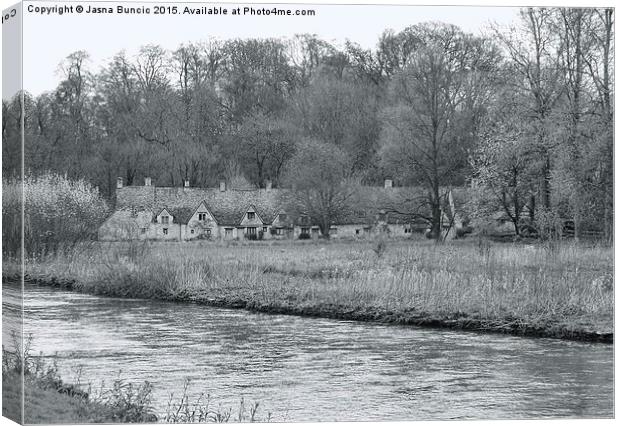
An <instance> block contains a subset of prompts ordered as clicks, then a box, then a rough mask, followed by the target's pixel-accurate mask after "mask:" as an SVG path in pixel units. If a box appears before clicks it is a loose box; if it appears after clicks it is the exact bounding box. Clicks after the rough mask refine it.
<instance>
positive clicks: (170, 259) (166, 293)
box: [3, 238, 614, 341]
mask: <svg viewBox="0 0 620 426" xmlns="http://www.w3.org/2000/svg"><path fill="white" fill-rule="evenodd" d="M16 267H17V266H16V265H15V264H11V263H10V262H5V268H4V269H5V270H4V272H3V273H4V275H5V276H6V275H9V276H10V275H15V274H16V273H17V270H16ZM25 272H26V274H27V276H28V279H30V280H32V281H35V282H39V283H43V284H53V285H61V286H65V287H69V288H71V289H73V290H76V291H82V292H87V293H91V294H97V295H103V296H116V297H132V298H157V299H163V300H174V301H187V302H196V303H204V304H209V305H212V306H225V307H232V308H243V309H248V310H253V311H260V312H273V313H283V314H295V315H307V316H322V317H330V318H341V319H352V320H363V321H381V322H388V323H399V324H413V325H426V326H438V327H451V328H460V329H470V330H478V331H491V332H502V333H511V334H523V335H537V336H547V337H560V338H569V339H583V340H603V341H611V340H613V334H612V333H613V307H614V298H613V290H614V289H613V248H611V247H608V246H601V245H586V244H578V243H574V242H566V241H549V242H546V243H536V244H523V243H493V242H490V241H488V240H485V239H476V238H471V239H468V240H456V241H452V242H447V243H444V244H436V243H434V242H432V241H427V240H422V239H420V240H401V241H379V242H372V241H317V242H312V241H310V242H302V241H294V242H292V241H279V242H276V241H273V242H230V243H215V242H191V243H188V242H183V243H181V242H179V243H160V242H128V243H98V242H97V243H95V242H93V243H89V244H84V245H82V246H79V247H77V248H74V249H72V250H67V251H64V252H63V251H60V252H58V254H55V255H54V256H48V257H45V258H39V259H36V260H34V259H32V260H27V262H26V265H25Z"/></svg>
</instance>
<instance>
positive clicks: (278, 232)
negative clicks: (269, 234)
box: [276, 228, 284, 235]
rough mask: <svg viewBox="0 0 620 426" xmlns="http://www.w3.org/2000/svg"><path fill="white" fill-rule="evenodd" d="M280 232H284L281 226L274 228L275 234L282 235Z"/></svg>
mask: <svg viewBox="0 0 620 426" xmlns="http://www.w3.org/2000/svg"><path fill="white" fill-rule="evenodd" d="M282 234H284V229H282V228H278V229H276V235H282Z"/></svg>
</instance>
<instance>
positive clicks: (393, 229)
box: [99, 178, 453, 241]
mask: <svg viewBox="0 0 620 426" xmlns="http://www.w3.org/2000/svg"><path fill="white" fill-rule="evenodd" d="M288 191H289V190H287V189H275V188H271V185H269V184H268V185H267V188H264V189H253V190H238V189H229V188H227V187H226V183H225V182H221V183H220V186H219V188H194V187H190V185H189V182H188V181H185V184H184V186H183V187H157V186H155V185H151V179H150V178H145V184H144V186H123V182H122V179H121V178H119V179H118V182H117V189H116V207H115V211H114V213H113V214H112V215H111V216H110V217H109V218H108V219H107V220H106V221H105V222H104V223H103V225H102V226H101V227H100V229H99V239H100V240H102V241H123V240H135V239H137V240H171V241H188V240H194V239H223V240H238V239H299V238H318V237H319V236H320V235H321V230H320V228H319V226H318V225H317V224H316V223H312V221H311V219H310V218H309V217H308V216H306V215H304V214H294V213H292V212H290V211H287V208H286V206H285V204H286V202H285V201H284V200H286V195H287V193H290V192H288ZM411 192H412V191H411V188H403V187H400V188H398V187H394V186H393V185H392V181H391V180H386V181H385V184H384V186H383V187H361V188H360V189H359V191H357V193H356V196H355V197H354V199H353V200H352V205H353V206H355V208H352V209H351V211H350V212H349V213H347V214H346V215H344V216H343V217H342V220H340V221H339V223H337V224H334V225H332V227H331V228H330V232H329V233H330V238H364V237H368V236H371V235H373V234H375V233H377V232H386V233H387V234H388V235H389V236H391V237H406V236H409V235H411V234H412V233H413V232H417V231H420V232H422V231H424V229H425V225H424V224H423V223H421V222H419V221H416V220H415V218H413V217H412V216H410V215H407V214H404V213H402V212H407V211H413V209H414V207H413V206H412V205H411V201H408V200H410V199H411ZM395 211H398V212H399V213H396V212H395ZM446 222H447V218H446ZM452 222H453V221H452Z"/></svg>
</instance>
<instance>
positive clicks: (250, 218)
mask: <svg viewBox="0 0 620 426" xmlns="http://www.w3.org/2000/svg"><path fill="white" fill-rule="evenodd" d="M255 218H256V213H254V212H248V220H254V219H255Z"/></svg>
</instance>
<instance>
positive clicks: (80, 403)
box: [2, 339, 271, 424]
mask: <svg viewBox="0 0 620 426" xmlns="http://www.w3.org/2000/svg"><path fill="white" fill-rule="evenodd" d="M13 346H14V347H17V348H19V347H20V346H21V345H20V343H19V342H18V341H17V339H14V345H13ZM29 347H30V342H29V341H26V342H25V345H24V348H23V349H18V350H13V351H8V350H5V348H4V347H3V348H2V415H3V416H4V417H7V418H9V419H11V420H13V421H15V422H18V423H27V424H59V423H60V424H72V423H79V424H85V423H154V422H158V421H162V422H166V423H226V422H245V423H247V422H254V421H270V420H271V413H267V417H266V418H262V417H259V416H258V409H259V403H257V402H254V403H252V404H246V403H245V402H244V400H243V398H241V401H240V403H239V405H238V406H237V407H236V408H235V409H234V410H233V407H223V406H222V405H221V404H217V403H215V402H213V401H212V400H211V398H210V396H209V395H207V394H204V393H201V394H200V395H199V396H198V397H196V398H192V397H190V380H189V379H186V381H185V385H184V387H183V389H182V390H181V391H180V392H177V394H178V395H179V396H178V397H174V393H171V394H170V398H169V400H168V404H167V406H166V408H165V411H162V412H160V413H156V410H155V408H154V403H153V401H152V390H153V388H152V386H151V384H150V383H149V382H144V383H142V384H140V385H135V384H132V383H129V382H126V381H124V380H122V379H120V378H116V379H114V380H113V381H112V385H111V386H110V387H107V388H104V386H103V383H102V384H101V386H100V387H99V388H93V386H91V385H80V384H79V383H78V384H68V383H65V382H64V381H63V379H61V378H60V376H59V375H58V368H57V366H56V364H46V363H45V362H44V361H43V360H42V358H41V357H34V356H32V354H31V352H30V349H29ZM22 397H23V403H24V413H23V414H24V418H23V419H22V411H21V404H22Z"/></svg>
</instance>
